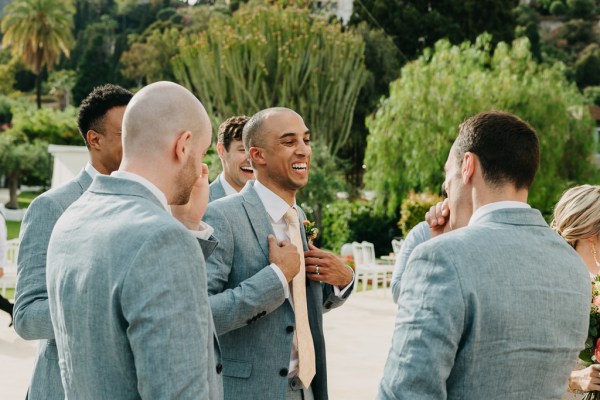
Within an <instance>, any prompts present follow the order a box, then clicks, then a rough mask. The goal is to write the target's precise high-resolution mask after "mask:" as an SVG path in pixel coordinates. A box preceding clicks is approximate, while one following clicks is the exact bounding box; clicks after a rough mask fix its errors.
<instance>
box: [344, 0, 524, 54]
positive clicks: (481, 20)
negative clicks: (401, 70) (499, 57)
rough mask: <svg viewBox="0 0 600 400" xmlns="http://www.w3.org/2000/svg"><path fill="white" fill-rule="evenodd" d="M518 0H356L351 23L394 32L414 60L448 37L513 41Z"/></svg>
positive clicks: (403, 51)
mask: <svg viewBox="0 0 600 400" xmlns="http://www.w3.org/2000/svg"><path fill="white" fill-rule="evenodd" d="M518 3H519V1H518V0H463V1H456V0H440V1H435V2H434V1H422V0H360V1H358V0H356V1H354V6H353V15H352V18H351V20H350V23H351V24H356V23H359V22H362V21H364V22H366V23H368V24H369V25H370V26H371V27H372V28H383V30H384V31H385V32H386V33H387V34H389V35H391V36H392V37H393V39H394V42H395V43H396V46H398V48H399V49H400V50H401V51H402V53H403V54H404V56H405V57H406V58H408V59H412V58H414V57H415V56H417V55H418V54H419V53H420V52H421V50H422V49H423V48H424V47H426V46H431V45H433V44H434V43H435V42H436V41H437V40H439V39H442V38H448V39H449V40H450V41H451V42H452V43H460V42H462V41H464V40H467V39H468V40H474V39H475V38H476V37H477V36H478V35H479V34H481V33H483V32H488V33H490V34H492V35H493V37H494V41H495V42H498V41H507V40H512V38H513V35H514V29H515V17H514V15H513V13H512V10H513V9H514V8H515V7H516V6H517V5H518Z"/></svg>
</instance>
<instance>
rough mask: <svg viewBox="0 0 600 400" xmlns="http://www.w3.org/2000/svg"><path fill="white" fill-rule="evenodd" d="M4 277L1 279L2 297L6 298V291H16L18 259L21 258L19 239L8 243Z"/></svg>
mask: <svg viewBox="0 0 600 400" xmlns="http://www.w3.org/2000/svg"><path fill="white" fill-rule="evenodd" d="M7 244H8V246H7V249H6V259H5V262H4V265H2V267H3V269H4V275H3V276H2V278H0V286H1V287H2V297H6V289H14V288H15V286H16V284H17V258H18V257H19V239H11V240H9V241H8V242H7Z"/></svg>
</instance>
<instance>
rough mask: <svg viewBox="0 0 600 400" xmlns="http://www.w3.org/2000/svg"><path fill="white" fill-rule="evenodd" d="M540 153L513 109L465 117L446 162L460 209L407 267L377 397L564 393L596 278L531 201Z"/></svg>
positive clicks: (435, 229) (451, 194) (454, 206)
mask: <svg viewBox="0 0 600 400" xmlns="http://www.w3.org/2000/svg"><path fill="white" fill-rule="evenodd" d="M539 159H540V150H539V142H538V138H537V135H536V133H535V131H534V130H533V129H532V128H531V127H530V126H529V125H528V124H527V123H526V122H524V121H522V120H521V119H519V118H518V117H516V116H514V115H511V114H508V113H501V112H487V113H481V114H478V115H475V116H474V117H472V118H469V119H468V120H467V121H465V122H464V123H463V124H461V125H460V127H459V135H458V138H457V139H456V141H455V142H454V145H453V146H452V149H451V150H450V155H449V156H448V161H447V162H446V165H445V168H444V169H445V172H446V179H445V182H444V188H445V189H446V192H447V194H448V199H447V205H448V206H449V214H448V211H447V210H446V212H445V213H442V214H438V215H436V218H435V219H438V220H439V221H437V223H431V224H430V226H432V229H431V233H432V236H436V235H438V234H439V236H436V237H434V238H433V239H431V240H428V241H427V242H425V243H423V244H421V245H419V246H418V247H417V248H416V249H415V250H414V252H413V253H412V255H411V256H410V259H409V261H408V265H407V267H406V271H405V272H404V274H403V276H402V286H401V291H400V297H399V299H398V314H397V317H396V328H395V330H394V336H393V342H392V348H391V350H390V352H389V355H388V360H387V363H386V367H385V371H384V376H383V379H382V381H381V384H380V388H379V395H378V399H386V400H387V399H432V400H433V399H456V400H458V399H461V400H471V399H473V400H475V399H492V398H495V399H523V398H528V399H559V398H561V397H562V394H563V393H564V392H565V389H566V382H567V377H568V375H569V373H570V371H571V369H572V367H573V363H574V362H575V359H576V358H577V354H578V352H579V351H580V350H581V348H582V347H583V343H584V341H585V338H586V336H587V327H588V323H589V307H590V281H589V275H588V272H587V269H586V267H585V265H584V264H583V262H582V261H581V259H580V258H579V256H578V255H577V253H576V252H575V251H574V250H573V248H571V247H570V246H569V245H568V244H566V242H565V241H564V240H562V239H561V238H560V237H559V236H558V235H556V234H555V233H554V232H553V231H552V229H550V227H549V226H548V224H547V223H546V221H545V220H544V218H543V217H542V214H541V213H540V212H539V211H538V210H535V209H532V208H531V207H530V206H529V205H528V204H527V196H528V193H529V188H530V187H531V184H532V182H533V180H534V177H535V174H536V171H537V169H538V166H539ZM434 211H435V210H434V208H433V207H432V209H431V212H432V213H433V212H434ZM438 217H439V218H438ZM428 220H429V221H431V215H429V217H428ZM448 220H449V222H448ZM465 220H466V221H468V225H467V226H466V227H463V228H460V226H462V225H464V224H463V221H465ZM446 223H449V224H450V228H454V229H452V230H451V231H450V232H447V233H444V231H445V230H446V229H447V227H446ZM457 227H458V229H456V228H457ZM442 233H443V234H442Z"/></svg>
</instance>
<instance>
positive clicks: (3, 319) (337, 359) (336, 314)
mask: <svg viewBox="0 0 600 400" xmlns="http://www.w3.org/2000/svg"><path fill="white" fill-rule="evenodd" d="M395 315H396V307H395V305H394V304H393V303H392V300H391V298H390V297H389V295H388V297H384V296H382V293H381V291H377V292H366V293H363V292H359V293H355V294H353V295H352V296H350V299H348V301H347V302H346V304H345V305H344V306H342V307H341V308H338V309H336V310H333V311H331V312H329V313H327V314H325V316H324V324H325V338H326V342H327V364H328V370H329V379H328V381H329V398H330V399H332V400H342V399H343V400H368V399H374V398H375V395H376V393H377V386H378V383H379V380H380V379H381V376H382V375H383V367H384V364H385V360H386V358H387V352H388V350H389V347H390V343H391V338H392V331H393V326H394V317H395ZM9 322H10V318H9V317H8V315H7V314H5V313H1V312H0V399H3V400H20V399H24V398H25V393H26V391H27V386H28V384H29V379H30V377H31V372H32V370H33V361H34V357H35V352H36V347H37V342H28V341H25V340H22V339H21V338H19V337H18V336H17V334H16V333H15V331H14V330H13V329H12V328H8V327H7V326H8V323H9Z"/></svg>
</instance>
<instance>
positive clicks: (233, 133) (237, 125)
mask: <svg viewBox="0 0 600 400" xmlns="http://www.w3.org/2000/svg"><path fill="white" fill-rule="evenodd" d="M249 119H250V118H248V117H247V116H245V115H238V116H235V117H229V118H227V119H226V120H225V121H224V122H223V123H222V124H221V125H219V135H218V137H217V142H218V143H221V144H222V145H223V146H225V150H227V151H229V147H230V146H231V142H233V141H234V140H240V141H241V140H242V131H243V129H244V125H246V122H248V120H249Z"/></svg>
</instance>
